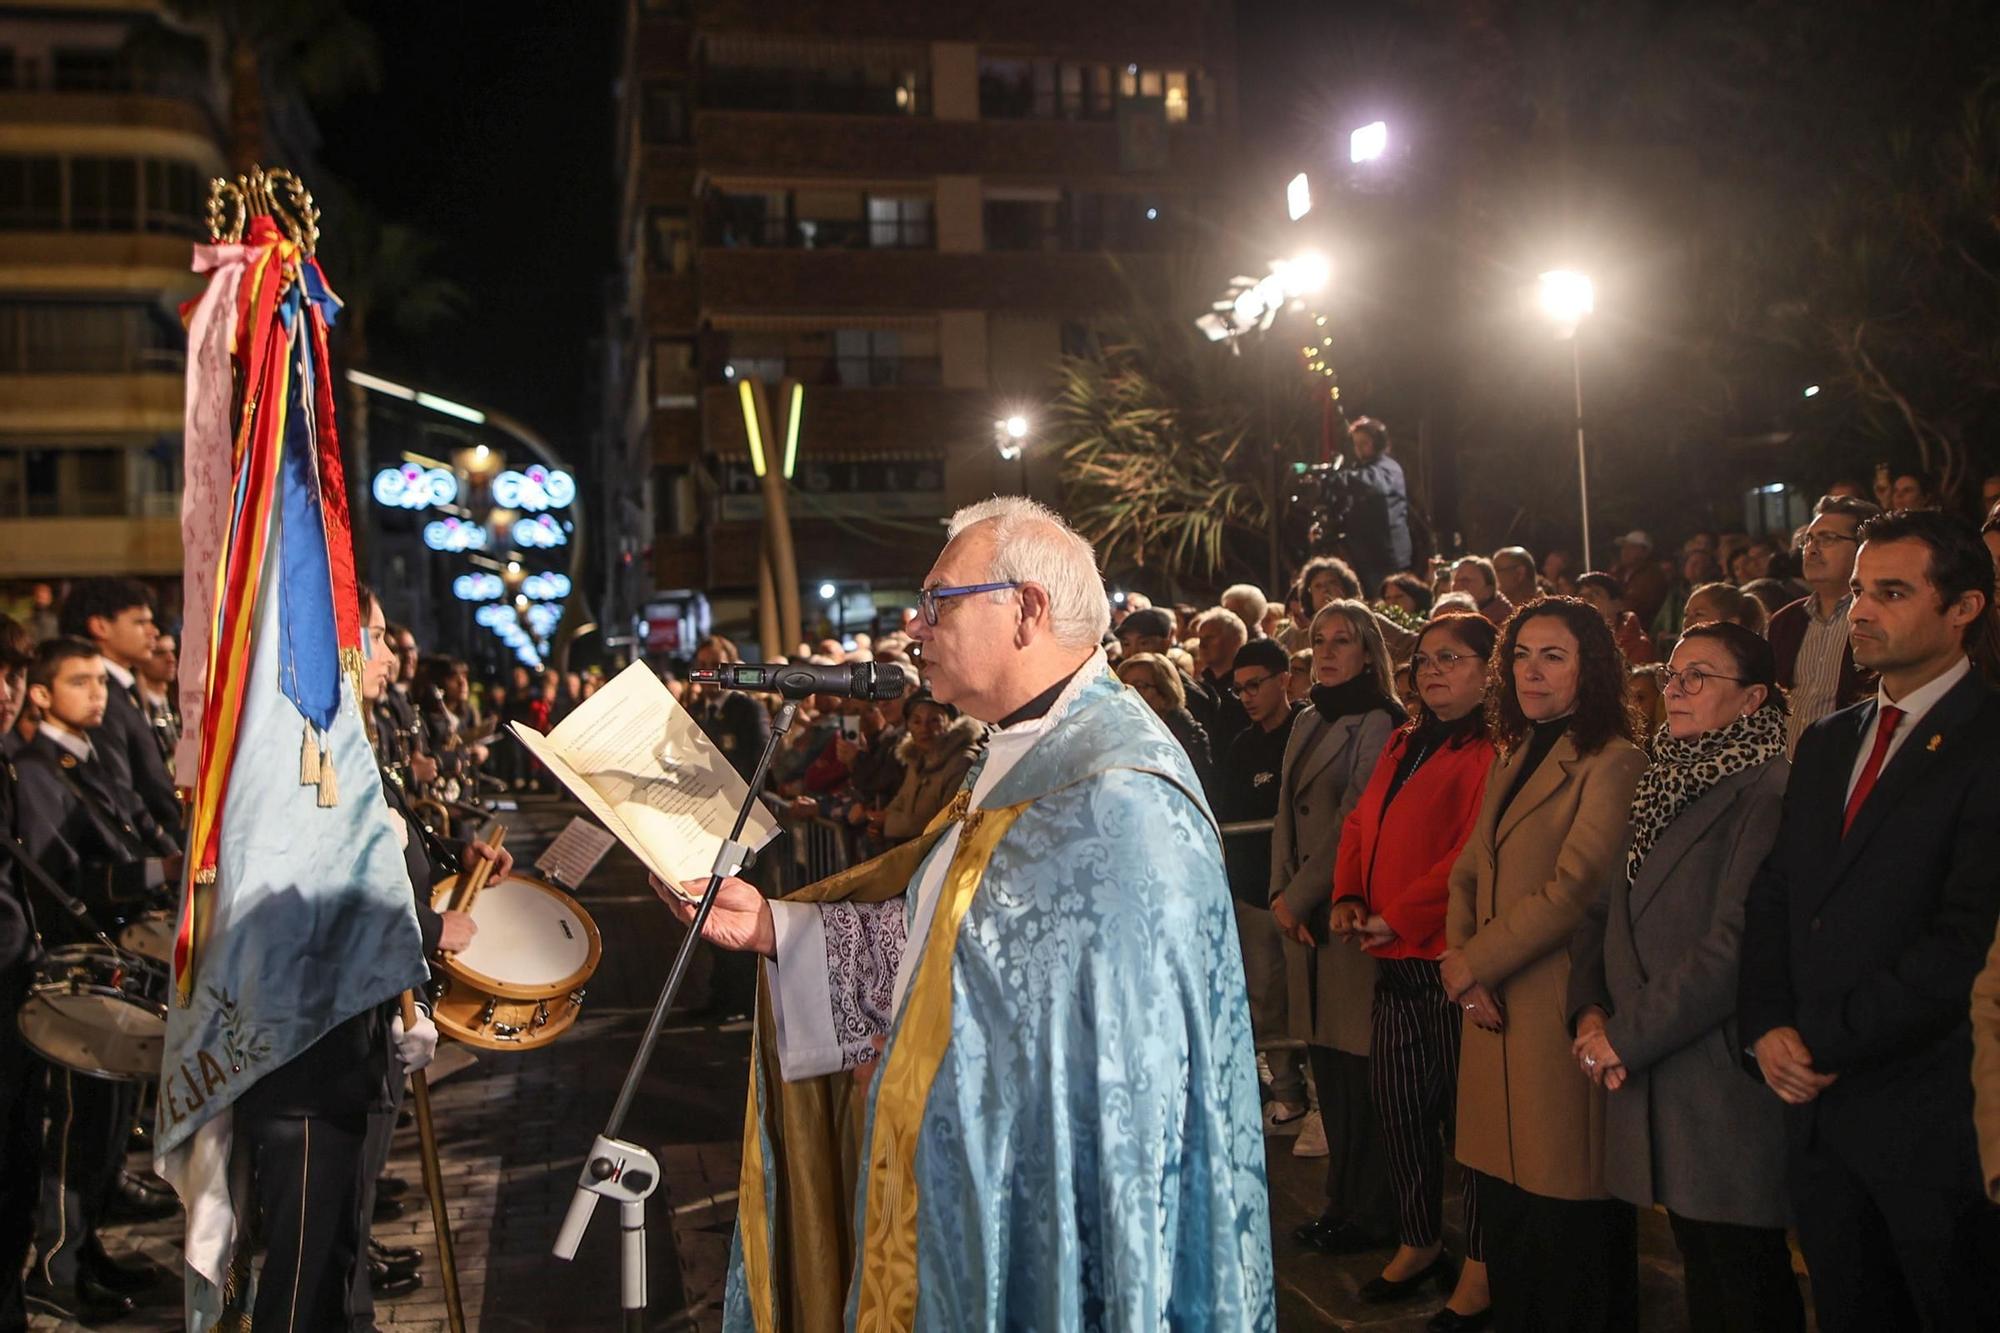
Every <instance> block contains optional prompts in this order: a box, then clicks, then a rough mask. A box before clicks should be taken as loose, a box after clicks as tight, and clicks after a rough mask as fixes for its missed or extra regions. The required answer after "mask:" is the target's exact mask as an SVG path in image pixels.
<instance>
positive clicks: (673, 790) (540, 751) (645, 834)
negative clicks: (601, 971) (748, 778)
mask: <svg viewBox="0 0 2000 1333" xmlns="http://www.w3.org/2000/svg"><path fill="white" fill-rule="evenodd" d="M515 730H516V731H517V732H518V733H519V734H520V735H521V739H522V742H523V743H524V744H525V745H527V747H528V748H529V750H530V751H531V752H533V753H534V754H535V755H536V757H537V758H544V759H548V758H549V757H550V756H553V759H554V762H550V764H549V767H550V769H551V770H552V771H554V772H555V774H556V776H557V777H559V778H562V780H563V782H564V785H566V786H568V787H569V788H570V790H571V791H573V792H575V793H576V796H577V799H579V800H581V801H582V802H583V803H584V804H585V805H586V806H588V807H589V808H590V810H591V813H593V814H595V815H597V816H598V817H599V818H600V819H602V820H603V821H604V825H605V827H606V828H608V829H610V830H611V832H612V833H614V834H616V835H617V836H618V839H619V841H620V842H623V843H624V844H625V845H626V846H627V847H629V848H631V850H632V852H633V854H634V855H635V856H637V857H638V858H639V859H640V861H642V862H643V863H644V864H645V865H646V868H647V869H649V870H651V871H652V872H653V873H654V874H655V875H657V876H659V877H660V878H661V879H663V880H665V881H666V882H668V883H670V884H675V885H678V884H680V883H682V882H684V881H687V880H694V879H701V878H705V877H706V876H707V875H708V873H709V870H710V869H711V868H712V867H713V866H714V864H715V854H716V852H717V851H718V850H719V849H720V848H721V846H722V840H723V839H724V838H726V837H727V836H728V835H729V828H730V825H731V824H732V823H734V822H735V818H736V809H737V807H738V805H739V804H741V802H742V800H743V798H744V796H745V795H746V794H747V793H748V791H749V788H748V786H747V785H746V784H745V783H744V781H743V778H742V776H741V775H740V774H738V773H737V771H736V770H735V769H734V768H732V767H730V765H729V761H728V760H727V759H725V758H724V757H723V755H722V752H721V751H720V750H718V749H717V748H716V747H715V746H714V745H713V744H711V743H710V742H709V739H708V737H707V736H705V735H703V734H702V731H701V728H700V727H698V726H697V725H695V721H694V719H693V718H692V717H689V716H688V714H687V711H686V710H685V709H683V708H682V707H681V706H680V705H679V704H678V703H676V702H674V697H673V695H672V694H670V693H668V691H667V687H666V686H665V685H664V684H662V683H661V681H660V678H659V677H658V676H656V675H654V674H653V672H652V669H651V668H650V667H648V666H647V665H646V664H645V663H643V662H635V663H633V664H632V665H631V666H629V667H627V668H625V670H623V671H621V672H619V673H618V675H616V676H615V677H613V678H612V679H611V680H610V681H608V682H606V683H605V685H604V687H603V688H602V689H600V690H599V691H598V692H597V693H596V694H594V695H592V696H591V697H590V698H588V699H586V700H585V701H584V702H583V703H582V704H580V705H578V707H577V709H576V711H575V712H573V713H571V714H570V715H569V716H568V717H566V718H564V719H563V720H562V722H561V723H560V724H559V725H558V726H556V728H555V729H554V730H552V731H551V732H550V733H549V734H548V735H547V736H539V735H536V734H535V733H534V732H532V731H530V730H527V729H524V728H522V727H520V726H519V725H518V724H516V727H515ZM777 833H778V824H777V820H776V819H775V818H774V817H773V816H772V815H771V813H770V811H769V810H767V809H766V808H765V807H764V806H763V804H762V803H761V802H760V803H757V804H755V805H753V806H752V807H751V811H750V820H749V823H748V824H746V825H745V826H744V830H743V839H742V841H743V844H744V845H745V846H746V847H749V848H751V849H752V850H755V849H758V848H761V847H763V846H764V844H766V843H768V842H769V841H770V840H771V839H772V838H774V837H776V836H777Z"/></svg>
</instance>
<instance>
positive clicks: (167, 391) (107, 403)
mask: <svg viewBox="0 0 2000 1333" xmlns="http://www.w3.org/2000/svg"><path fill="white" fill-rule="evenodd" d="M183 383H184V382H183V379H182V377H181V376H179V375H175V374H167V373H162V372H157V371H153V372H146V373H142V374H136V375H0V431H4V432H5V433H6V434H7V435H9V436H13V437H16V438H19V437H22V436H36V435H42V436H64V435H106V436H113V435H115V436H127V437H139V438H150V437H152V436H155V435H177V434H179V433H180V431H181V428H182V417H183V413H182V410H181V404H182V396H183Z"/></svg>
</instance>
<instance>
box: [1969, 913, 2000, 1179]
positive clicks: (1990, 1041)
mask: <svg viewBox="0 0 2000 1333" xmlns="http://www.w3.org/2000/svg"><path fill="white" fill-rule="evenodd" d="M1972 1099H1973V1100H1972V1119H1973V1123H1974V1124H1975V1126H1976V1127H1977V1128H1978V1130H1979V1174H1980V1176H1981V1177H1982V1178H1983V1180H1982V1183H1983V1184H1984V1185H1985V1186H1986V1197H1987V1198H1989V1199H1991V1200H1993V1202H1995V1203H2000V935H1996V936H1994V939H1993V948H1992V951H1991V952H1989V953H1988V954H1987V955H1986V966H1985V968H1984V969H1983V970H1982V971H1981V972H1980V974H1979V976H1978V977H1977V978H1976V979H1975V980H1974V981H1973V983H1972Z"/></svg>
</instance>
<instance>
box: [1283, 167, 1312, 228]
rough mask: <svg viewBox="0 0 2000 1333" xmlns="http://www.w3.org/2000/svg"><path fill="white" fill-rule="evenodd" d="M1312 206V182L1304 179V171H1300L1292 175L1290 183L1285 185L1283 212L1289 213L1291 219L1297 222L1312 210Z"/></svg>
mask: <svg viewBox="0 0 2000 1333" xmlns="http://www.w3.org/2000/svg"><path fill="white" fill-rule="evenodd" d="M1312 206H1313V195H1312V183H1311V182H1310V181H1308V180H1307V179H1306V173H1305V172H1303V171H1301V172H1300V173H1299V174H1298V175H1296V176H1294V177H1292V179H1291V183H1290V184H1288V185H1286V186H1285V212H1287V213H1289V214H1290V215H1291V218H1292V221H1294V222H1297V221H1298V220H1299V219H1300V218H1302V217H1304V216H1305V215H1306V214H1308V213H1310V212H1312Z"/></svg>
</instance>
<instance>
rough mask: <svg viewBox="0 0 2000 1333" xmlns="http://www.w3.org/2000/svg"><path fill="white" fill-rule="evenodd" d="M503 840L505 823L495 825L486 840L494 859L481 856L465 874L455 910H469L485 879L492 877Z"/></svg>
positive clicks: (505, 830)
mask: <svg viewBox="0 0 2000 1333" xmlns="http://www.w3.org/2000/svg"><path fill="white" fill-rule="evenodd" d="M505 841H507V826H506V825H505V824H498V825H495V826H494V829H493V836H492V837H490V838H488V839H487V840H486V846H487V847H489V848H491V849H492V851H493V853H494V858H495V859H492V860H487V859H483V858H482V859H481V860H480V862H479V864H478V865H476V866H474V867H473V868H472V873H471V874H470V875H468V876H466V878H465V880H464V882H463V883H462V884H461V885H460V886H459V890H458V903H457V907H456V910H457V911H460V912H470V911H471V910H472V903H473V900H474V899H476V898H478V897H479V891H480V890H481V889H483V888H485V887H486V881H487V880H489V879H491V878H492V877H493V867H494V866H495V865H497V864H498V859H497V858H498V856H499V853H500V844H501V843H503V842H505Z"/></svg>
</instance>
